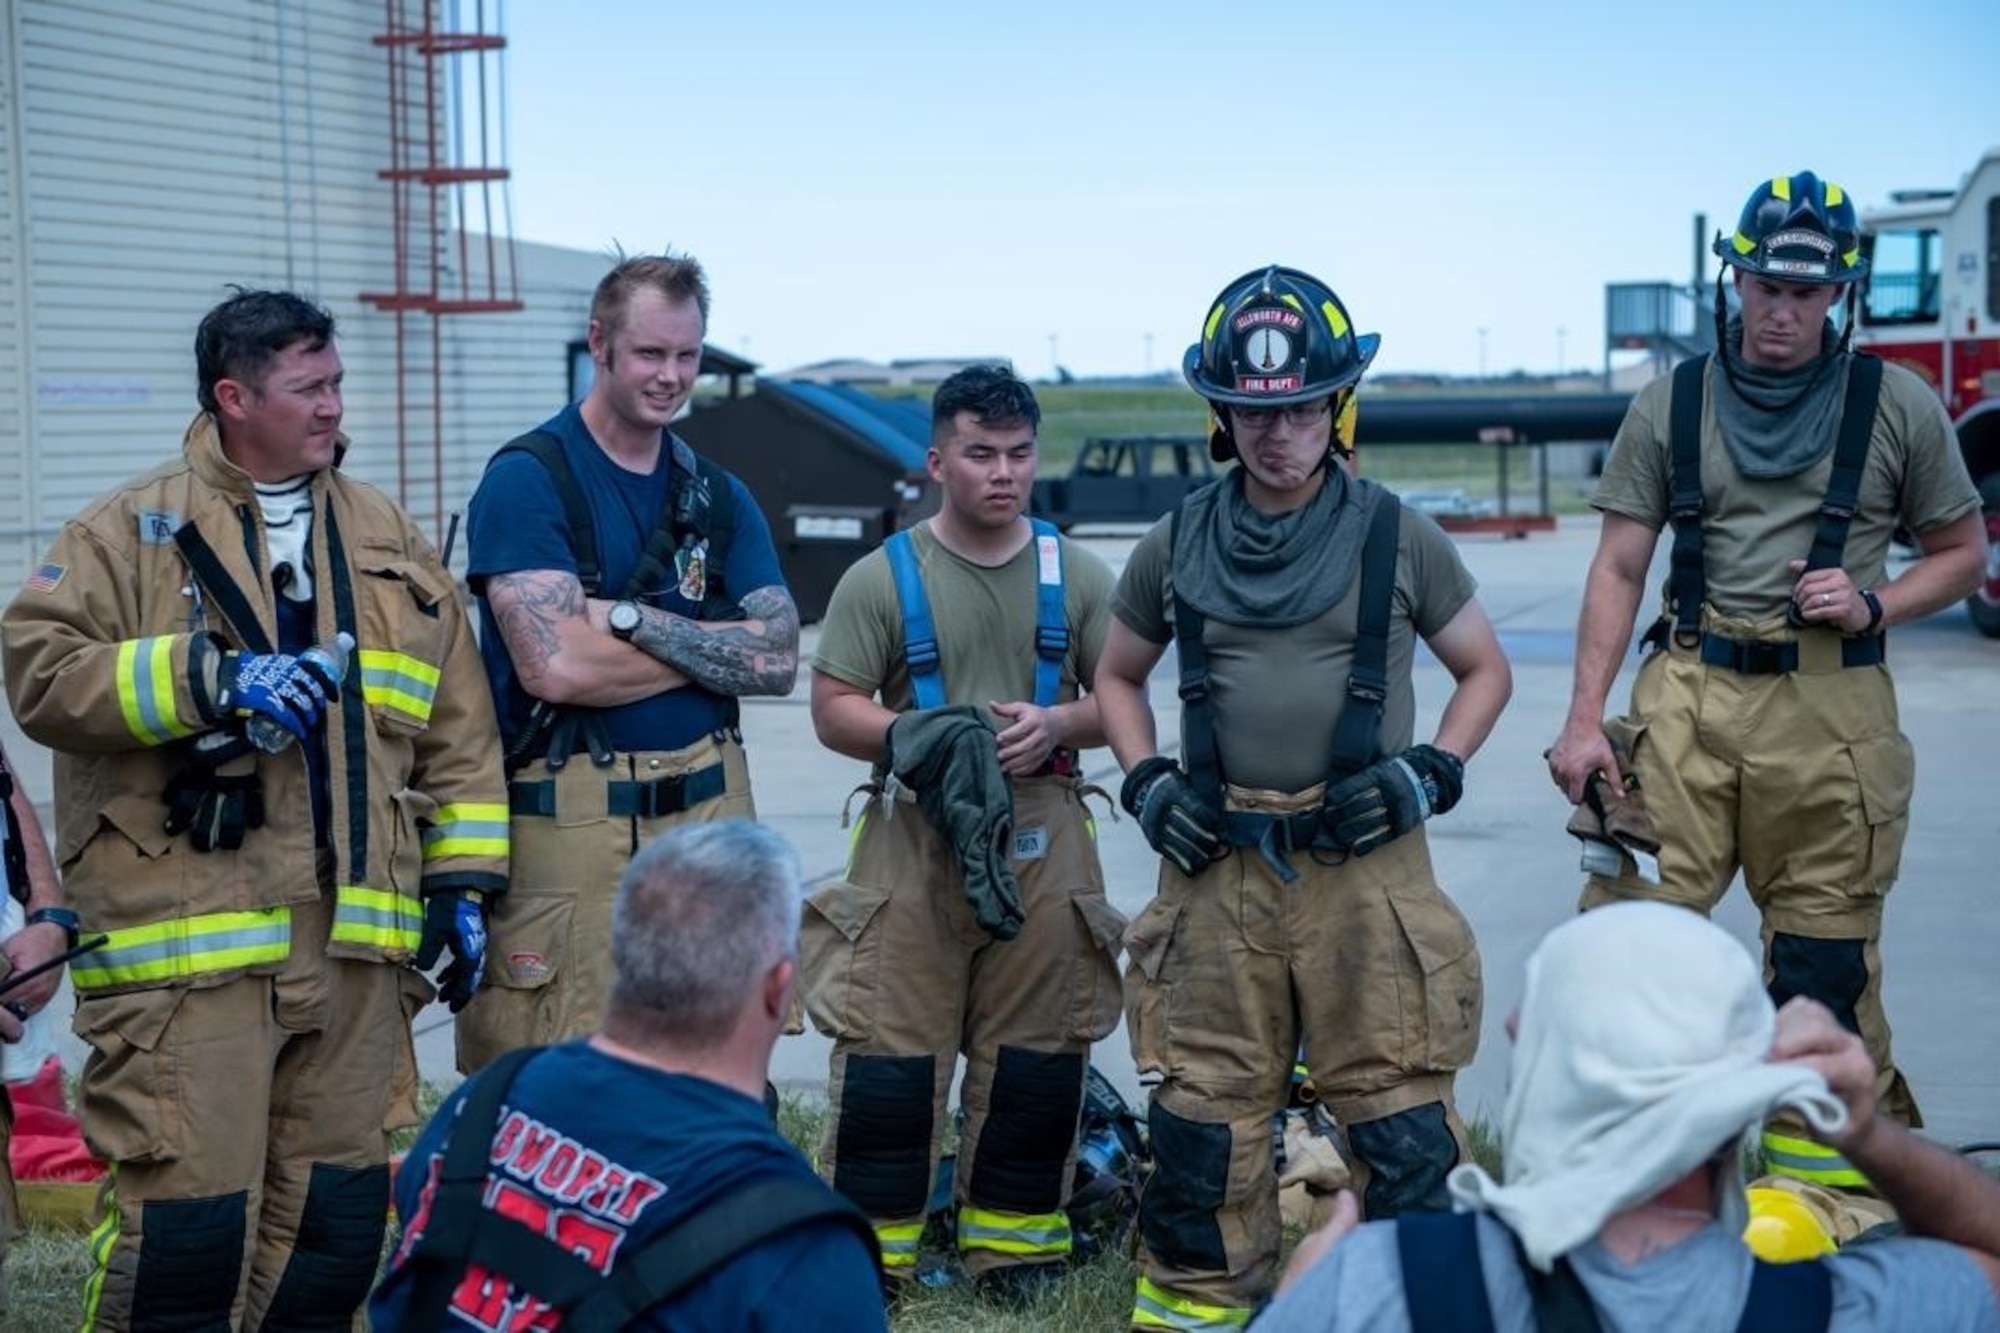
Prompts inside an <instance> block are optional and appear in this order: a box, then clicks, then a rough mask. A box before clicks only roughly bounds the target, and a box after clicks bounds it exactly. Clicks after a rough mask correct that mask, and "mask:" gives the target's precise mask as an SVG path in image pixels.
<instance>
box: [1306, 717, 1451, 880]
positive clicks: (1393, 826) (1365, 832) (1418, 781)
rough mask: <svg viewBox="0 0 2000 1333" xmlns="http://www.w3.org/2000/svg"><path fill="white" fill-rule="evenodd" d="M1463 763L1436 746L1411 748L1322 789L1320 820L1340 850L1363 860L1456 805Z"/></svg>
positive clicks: (1414, 746) (1415, 746)
mask: <svg viewBox="0 0 2000 1333" xmlns="http://www.w3.org/2000/svg"><path fill="white" fill-rule="evenodd" d="M1464 790H1465V761H1464V760H1463V759H1460V758H1459V757H1458V756H1457V755H1455V754H1453V753H1451V752H1450V751H1449V750H1440V749H1438V748H1437V747H1436V746H1435V745H1413V746H1411V747H1410V748H1409V749H1407V750H1405V751H1403V752H1402V753H1401V754H1399V755H1395V756H1392V757H1391V758H1388V759H1384V760H1382V761H1381V762H1379V763H1375V764H1371V765H1369V766H1368V767H1367V768H1364V769H1362V770H1361V771H1360V772H1359V773H1356V774H1355V775H1354V776H1353V777H1351V778H1347V779H1345V780H1343V781H1341V782H1338V783H1336V784H1334V785H1333V786H1332V787H1330V788H1328V789H1327V793H1326V800H1325V804H1324V807H1323V808H1322V810H1321V811H1320V819H1321V821H1322V822H1323V823H1324V824H1325V826H1326V831H1327V834H1328V836H1330V837H1331V838H1332V839H1333V842H1334V845H1335V846H1337V847H1339V848H1340V849H1341V850H1342V851H1348V852H1352V853H1354V855H1356V856H1366V855H1368V853H1370V852H1372V851H1374V850H1375V849H1376V848H1377V847H1380V846H1381V845H1382V844H1383V843H1385V842H1393V841H1395V840H1396V839H1397V838H1400V837H1402V836H1403V835H1404V834H1405V833H1408V832H1409V831H1410V830H1411V829H1413V828H1415V827H1416V826H1417V825H1419V824H1421V823H1423V822H1424V821H1425V820H1426V819H1429V818H1430V817H1431V816H1432V815H1441V814H1443V813H1444V812H1445V811H1447V810H1449V809H1451V808H1452V807H1453V806H1454V805H1457V804H1458V798H1459V796H1460V794H1461V793H1463V792H1464Z"/></svg>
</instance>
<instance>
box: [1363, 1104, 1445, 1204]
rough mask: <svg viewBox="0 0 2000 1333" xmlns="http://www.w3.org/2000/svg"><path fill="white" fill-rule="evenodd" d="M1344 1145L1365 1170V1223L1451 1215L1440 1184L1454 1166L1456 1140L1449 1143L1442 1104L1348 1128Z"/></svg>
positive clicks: (1415, 1108) (1412, 1109) (1398, 1113)
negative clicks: (1401, 1215) (1400, 1215)
mask: <svg viewBox="0 0 2000 1333" xmlns="http://www.w3.org/2000/svg"><path fill="white" fill-rule="evenodd" d="M1347 1142H1348V1146H1349V1147H1351V1148H1353V1149H1354V1155H1355V1156H1356V1157H1358V1158H1360V1159H1361V1160H1362V1161H1363V1162H1365V1163H1367V1165H1368V1189H1367V1191H1366V1192H1365V1193H1364V1194H1363V1195H1362V1204H1363V1206H1364V1207H1365V1208H1366V1209H1367V1210H1368V1217H1369V1220H1370V1221H1374V1220H1377V1219H1380V1218H1385V1217H1394V1216H1396V1215H1397V1214H1398V1213H1445V1212H1450V1211H1451V1195H1450V1194H1449V1193H1447V1192H1446V1190H1445V1187H1444V1178H1445V1177H1446V1176H1447V1175H1449V1174H1450V1173H1451V1169H1452V1168H1453V1167H1454V1166H1457V1165H1458V1140H1457V1139H1455V1138H1453V1137H1452V1134H1451V1125H1450V1124H1449V1123H1448V1122H1447V1121H1446V1119H1445V1113H1444V1103H1443V1102H1429V1103H1426V1104H1425V1105H1423V1106H1415V1107H1412V1108H1410V1109H1409V1110H1407V1111H1398V1112H1396V1114H1394V1115H1385V1116H1383V1117H1382V1118H1381V1119H1380V1120H1365V1121H1363V1122H1362V1123H1360V1124H1358V1125H1350V1126H1348V1129H1347Z"/></svg>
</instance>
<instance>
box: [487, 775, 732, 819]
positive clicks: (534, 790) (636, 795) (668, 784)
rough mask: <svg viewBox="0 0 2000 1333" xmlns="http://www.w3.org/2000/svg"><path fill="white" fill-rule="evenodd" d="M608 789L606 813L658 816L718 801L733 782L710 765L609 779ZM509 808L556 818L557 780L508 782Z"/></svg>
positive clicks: (523, 813)
mask: <svg viewBox="0 0 2000 1333" xmlns="http://www.w3.org/2000/svg"><path fill="white" fill-rule="evenodd" d="M604 788H605V791H604V808H605V813H606V814H611V815H636V816H638V817H639V818H641V819H658V818H660V817H661V816H662V815H677V814H680V813H682V812H683V811H685V810H687V809H688V808H689V807H690V806H696V805H700V804H701V803H702V802H703V801H712V800H714V799H715V798H716V797H718V796H720V795H722V794H723V792H725V791H727V790H728V789H729V782H728V779H727V777H726V776H725V774H724V773H723V766H722V765H721V764H710V765H709V766H708V767H707V768H700V769H696V770H695V771H694V772H692V773H672V774H669V775H668V776H666V777H663V778H650V779H646V780H644V781H625V780H618V781H612V782H607V783H605V784H604ZM507 808H508V809H509V810H510V811H511V812H512V813H514V814H516V815H540V816H543V817H545V818H547V817H553V816H554V815H555V813H556V784H555V782H554V781H553V780H547V781H542V782H511V783H509V784H507Z"/></svg>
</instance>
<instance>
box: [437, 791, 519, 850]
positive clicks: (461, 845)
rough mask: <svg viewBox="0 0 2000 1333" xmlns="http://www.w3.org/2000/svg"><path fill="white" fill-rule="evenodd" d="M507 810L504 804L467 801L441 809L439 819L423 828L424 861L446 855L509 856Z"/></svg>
mask: <svg viewBox="0 0 2000 1333" xmlns="http://www.w3.org/2000/svg"><path fill="white" fill-rule="evenodd" d="M507 819H508V811H507V807H506V806H504V805H480V804H475V803H472V802H465V803H461V804H458V805H447V806H442V807H440V808H439V810H438V812H437V821H436V822H435V823H433V824H431V825H430V826H429V827H428V828H426V829H425V830H424V860H425V861H426V862H430V861H442V860H443V859H444V858H445V857H447V856H505V855H507Z"/></svg>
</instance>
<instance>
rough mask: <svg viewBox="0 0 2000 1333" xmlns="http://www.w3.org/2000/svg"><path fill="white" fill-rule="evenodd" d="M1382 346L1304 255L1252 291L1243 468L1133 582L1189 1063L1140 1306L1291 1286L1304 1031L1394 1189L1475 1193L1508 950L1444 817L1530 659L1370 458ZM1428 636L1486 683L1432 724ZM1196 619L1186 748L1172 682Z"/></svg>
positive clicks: (1160, 1173) (1183, 1056) (1168, 1320)
mask: <svg viewBox="0 0 2000 1333" xmlns="http://www.w3.org/2000/svg"><path fill="white" fill-rule="evenodd" d="M1378 342H1379V339H1378V338H1377V337H1376V336H1375V335H1373V334H1368V335H1363V336H1361V337H1357V336H1356V335H1355V333H1354V330H1353V327H1352V325H1351V324H1350V322H1349V320H1348V316H1347V311H1346V309H1345V308H1344V307H1343V306H1342V305H1341V303H1340V301H1339V299H1338V298H1336V297H1335V296H1334V294H1333V293H1332V292H1331V291H1329V290H1328V289H1327V288H1326V287H1325V286H1324V285H1323V284H1321V283H1320V282H1318V281H1317V280H1316V279H1314V278H1312V277H1309V276H1308V275H1306V274H1304V273H1300V272H1298V271H1296V270H1294V269H1287V268H1275V267H1274V268H1269V269H1264V270H1259V271H1257V272H1253V273H1248V274H1245V275H1244V276H1243V277H1242V278H1239V279H1238V280H1237V281H1235V282H1233V283H1231V284H1230V285H1229V286H1228V287H1227V288H1225V289H1224V290H1223V292H1222V294H1221V295H1220V296H1219V297H1218V298H1217V299H1216V300H1215V302H1214V303H1213V305H1212V307H1211V308H1210V310H1209V312H1208V315H1207V318H1206V320H1205V322H1204V324H1203V326H1202V333H1201V339H1200V341H1199V342H1197V343H1196V344H1195V345H1194V346H1192V347H1190V348H1189V349H1188V353H1187V360H1186V366H1185V369H1186V374H1187V379H1188V382H1189V383H1190V384H1191V385H1193V387H1194V389H1195V391H1196V392H1197V393H1200V394H1201V395H1202V396H1203V397H1204V398H1206V399H1207V400H1208V401H1209V403H1210V404H1211V405H1212V407H1213V409H1214V413H1215V429H1214V434H1213V436H1212V440H1211V444H1212V448H1213V449H1214V452H1215V453H1216V456H1217V458H1218V459H1222V460H1226V459H1228V458H1229V457H1231V456H1234V457H1236V458H1237V459H1238V460H1239V461H1240V464H1241V466H1239V467H1236V468H1234V469H1231V470H1230V471H1229V472H1228V473H1227V474H1225V476H1224V477H1222V478H1221V479H1220V480H1218V481H1217V482H1215V483H1214V484H1212V485H1210V486H1208V487H1205V488H1203V489H1202V490H1200V491H1197V492H1196V493H1195V494H1194V495H1193V496H1191V497H1189V499H1188V500H1187V501H1186V502H1185V503H1184V504H1183V505H1182V506H1181V508H1180V509H1179V510H1178V511H1177V512H1176V513H1174V514H1170V515H1169V516H1168V517H1167V518H1165V519H1163V520H1162V521H1161V522H1160V523H1159V524H1158V525H1157V526H1156V527H1154V528H1153V530H1152V531H1151V532H1149V533H1148V534H1147V535H1146V536H1145V538H1144V539H1142V540H1141V541H1140V543H1139V545H1138V547H1137V548H1136V549H1135V550H1134V551H1133V553H1132V558H1131V561H1130V562H1129V563H1128V564H1127V565H1126V568H1125V572H1124V574H1123V576H1122V577H1121V579H1120V580H1119V584H1118V590H1117V595H1116V597H1115V599H1114V601H1113V606H1112V609H1113V612H1114V617H1115V618H1114V619H1113V621H1112V624H1111V629H1110V633H1109V635H1108V636H1107V639H1106V642H1105V647H1104V654H1103V657H1102V658H1101V659H1100V661H1099V664H1098V669H1097V678H1096V688H1097V696H1098V703H1099V708H1100V710H1101V712H1102V715H1103V722H1104V731H1105V734H1106V736H1107V737H1108V738H1109V740H1110V743H1111V747H1112V749H1113V751H1114V752H1115V753H1116V754H1117V756H1118V761H1119V763H1120V764H1122V765H1123V766H1124V767H1125V770H1126V779H1125V786H1124V790H1123V792H1122V794H1121V800H1122V803H1123V804H1124V806H1125V807H1126V809H1127V810H1129V811H1131V812H1132V813H1133V814H1134V815H1136V816H1137V817H1138V820H1139V825H1140V828H1141V829H1142V830H1143V831H1144V833H1145V835H1146V838H1147V840H1148V841H1149V842H1150V843H1152V845H1153V847H1154V848H1155V849H1156V850H1158V851H1159V852H1160V854H1161V856H1162V857H1163V858H1164V860H1163V862H1162V865H1161V867H1160V882H1159V892H1158V896H1157V897H1156V898H1155V899H1154V900H1153V902H1152V904H1151V905H1150V906H1149V907H1147V909H1146V910H1145V911H1144V912H1142V913H1141V914H1140V915H1139V917H1138V919H1137V920H1135V921H1134V922H1133V923H1132V927H1131V929H1130V931H1129V932H1128V933H1127V937H1126V947H1127V952H1128V959H1127V966H1126V1017H1127V1022H1128V1024H1129V1028H1130V1032H1131V1038H1132V1047H1133V1057H1134V1060H1135V1061H1136V1063H1137V1064H1138V1066H1139V1068H1140V1070H1141V1071H1142V1072H1151V1073H1156V1074H1158V1075H1160V1078H1161V1081H1160V1083H1159V1085H1158V1087H1157V1088H1155V1090H1154V1092H1153V1097H1152V1106H1151V1110H1150V1114H1149V1122H1150V1126H1151V1131H1152V1148H1153V1158H1154V1163H1155V1165H1154V1169H1153V1174H1152V1176H1151V1178H1150V1179H1149V1181H1148V1182H1147V1184H1146V1187H1145V1191H1144V1193H1143V1194H1142V1196H1141V1198H1140V1205H1139V1233H1140V1239H1141V1241H1142V1245H1143V1248H1142V1251H1141V1254H1140V1273H1139V1278H1138V1290H1137V1292H1136V1294H1135V1297H1134V1300H1133V1307H1132V1324H1133V1326H1134V1327H1137V1328H1169V1329H1204V1328H1230V1327H1238V1326H1241V1325H1243V1324H1244V1323H1246V1322H1247V1321H1248V1319H1249V1315H1250V1311H1251V1310H1252V1308H1253V1307H1254V1306H1255V1305H1256V1303H1257V1301H1258V1300H1259V1299H1260V1298H1261V1297H1262V1296H1264V1295H1265V1294H1267V1293H1268V1292H1269V1290H1270V1288H1271V1286H1272V1284H1273V1282H1274V1281H1275V1280H1276V1277H1277V1259H1278V1247H1279V1212H1278V1195H1277V1182H1276V1179H1275V1175H1274V1172H1273V1170H1272V1139H1271V1118H1272V1116H1273V1114H1274V1113H1276V1112H1277V1111H1278V1110H1279V1109H1280V1108H1281V1107H1282V1106H1283V1105H1284V1103H1285V1096H1286V1088H1287V1082H1288V1079H1289V1076H1290V1073H1291V1070H1292V1066H1293V1062H1294V1058H1295V1056H1298V1055H1299V1053H1300V1051H1301V1047H1303V1056H1302V1058H1303V1060H1304V1061H1305V1063H1306V1065H1307V1067H1308V1068H1309V1070H1310V1072H1311V1076H1312V1079H1313V1082H1314V1084H1315V1085H1316V1086H1317V1089H1318V1093H1319V1097H1320V1099H1321V1100H1322V1101H1323V1102H1325V1103H1326V1104H1327V1105H1328V1106H1329V1107H1330V1109H1331V1110H1332V1112H1333V1115H1334V1117H1335V1118H1336V1119H1337V1120H1338V1121H1339V1123H1340V1125H1341V1126H1342V1127H1343V1128H1344V1129H1345V1130H1346V1133H1347V1139H1348V1147H1349V1149H1350V1151H1349V1153H1348V1158H1349V1160H1350V1162H1351V1163H1352V1165H1353V1170H1354V1175H1355V1187H1356V1189H1357V1190H1358V1191H1359V1193H1360V1194H1361V1197H1362V1200H1363V1204H1364V1206H1365V1207H1366V1209H1367V1211H1368V1213H1369V1214H1370V1215H1371V1216H1377V1217H1384V1216H1391V1215H1394V1214H1396V1213H1400V1212H1407V1211H1414V1210H1442V1209H1444V1208H1446V1207H1448V1203H1447V1199H1446V1195H1445V1189H1444V1179H1445V1173H1446V1172H1447V1171H1449V1170H1450V1169H1451V1167H1452V1166H1454V1165H1455V1164H1456V1163H1458V1162H1459V1161H1460V1160H1461V1159H1462V1154H1463V1149H1464V1145H1463V1133H1462V1130H1461V1128H1460V1125H1459V1121H1458V1116H1457V1113H1456V1110H1455V1108H1454V1105H1453V1101H1452V1082H1453V1073H1454V1071H1456V1070H1458V1069H1460V1068H1462V1067H1464V1066H1465V1064H1466V1063H1467V1062H1469V1061H1470V1060H1471V1059H1472V1055H1473V1051H1474V1049H1475V1047H1476V1045H1477V1043H1478V1037H1479V1016H1480V1002H1481V994H1480V972H1479V954H1478V951H1477V949H1476V947H1475V945H1474V943H1473V939H1472V932H1471V930H1470V929H1469V928H1468V926H1467V925H1466V922H1465V919H1464V918H1463V917H1462V916H1461V915H1460V914H1459V912H1458V909H1457V908H1456V907H1455V906H1453V905H1452V902H1451V900H1450V899H1449V898H1447V897H1446V896H1445V895H1444V893H1443V892H1442V891H1440V889H1439V888H1438V885H1437V882H1436V879H1435V878H1434V876H1433V874H1432V871H1431V864H1430V855H1429V852H1428V850H1427V847H1426V844H1425V840H1424V831H1423V828H1422V825H1423V823H1424V821H1425V820H1426V819H1428V818H1431V817H1434V816H1437V815H1442V814H1444V813H1446V812H1447V811H1449V810H1450V809H1451V808H1452V807H1453V806H1454V805H1456V804H1457V802H1458V798H1459V794H1460V790H1461V787H1462V784H1463V775H1464V767H1465V761H1466V760H1467V759H1469V758H1471V756H1472V754H1473V752H1474V751H1475V750H1477V749H1478V748H1479V745H1480V743H1481V742H1482V741H1484V740H1485V739H1486V736H1487V733H1488V732H1489V731H1490V730H1491V729H1492V727H1493V724H1494V721H1495V720H1496V719H1497V718H1498V717H1499V715H1500V710H1501V709H1502V708H1503V707H1504V706H1505V704H1506V701H1507V698H1508V695H1509V693H1510V691H1511V689H1512V677H1511V674H1510V672H1509V669H1508V666H1507V660H1506V658H1505V657H1504V656H1503V655H1502V653H1501V650H1500V645H1499V641H1498V639H1497V638H1496V637H1495V635H1494V633H1493V628H1492V625H1491V624H1490V623H1489V622H1488V621H1487V618H1486V614H1485V612H1484V611H1483V610H1481V609H1480V606H1479V603H1478V602H1477V601H1475V600H1474V598H1473V582H1472V577H1471V575H1470V574H1468V573H1467V572H1466V569H1465V566H1464V565H1463V563H1461V561H1460V560H1459V557H1458V552H1457V550H1456V548H1455V547H1453V545H1452V543H1451V541H1450V539H1449V538H1448V537H1446V536H1445V535H1444V533H1443V532H1442V531H1440V530H1439V528H1438V527H1437V525H1436V524H1435V523H1434V522H1432V521H1431V520H1430V519H1429V518H1427V517H1425V516H1424V515H1422V514H1419V513H1415V512H1412V511H1409V510H1406V509H1403V508H1402V507H1401V506H1400V505H1399V504H1398V503H1397V501H1396V497H1395V496H1394V495H1393V494H1391V493H1390V492H1388V491H1385V490H1383V489H1382V488H1381V487H1379V486H1375V485H1373V484H1371V483H1368V482H1364V481H1358V480H1355V479H1353V478H1352V477H1350V476H1349V474H1348V472H1347V471H1346V470H1345V469H1344V468H1343V467H1341V466H1340V465H1339V460H1340V459H1341V457H1342V456H1344V455H1346V454H1348V452H1349V446H1350V442H1351V438H1352V436H1351V430H1352V422H1353V413H1354V406H1355V404H1354V386H1355V384H1356V382H1357V381H1359V380H1360V378H1361V375H1362V372H1363V371H1364V370H1365V369H1366V368H1367V366H1368V362H1369V361H1370V359H1372V358H1373V356H1374V354H1375V349H1376V346H1377V344H1378ZM1419 638H1421V639H1423V640H1424V641H1425V643H1427V644H1428V645H1429V646H1430V649H1431V651H1432V652H1433V653H1435V654H1436V656H1437V658H1438V660H1439V661H1440V662H1442V663H1443V664H1444V666H1445V669H1446V670H1447V671H1449V672H1450V673H1451V675H1452V678H1453V679H1454V681H1455V682H1456V685H1455V688H1454V689H1453V691H1452V694H1451V697H1450V699H1449V700H1448V701H1447V702H1446V704H1445V708H1444V712H1443V716H1442V718H1441V719H1440V721H1439V723H1438V728H1437V733H1436V736H1435V738H1434V739H1433V741H1432V743H1430V744H1427V745H1412V744H1411V741H1412V739H1413V735H1412V733H1413V730H1414V726H1415V699H1414V692H1413V689H1412V682H1411V664H1412V659H1413V656H1414V653H1415V644H1416V640H1417V639H1419ZM1170 641H1171V642H1174V643H1175V644H1177V645H1178V651H1179V658H1180V695H1181V699H1182V711H1181V739H1182V744H1181V752H1182V761H1181V762H1176V761H1174V760H1172V759H1170V758H1168V757H1166V756H1164V755H1162V754H1159V753H1158V752H1157V751H1158V746H1157V741H1156V738H1155V731H1154V724H1153V716H1152V713H1151V712H1150V711H1149V709H1148V707H1147V703H1146V678H1147V676H1148V674H1149V673H1150V672H1151V671H1152V669H1153V667H1154V665H1155V664H1156V663H1158V661H1159V660H1160V658H1161V656H1162V655H1163V653H1164V652H1165V650H1166V647H1167V644H1168V643H1169V642H1170Z"/></svg>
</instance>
